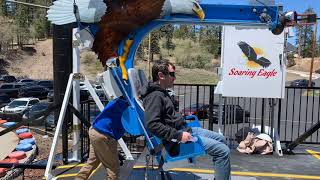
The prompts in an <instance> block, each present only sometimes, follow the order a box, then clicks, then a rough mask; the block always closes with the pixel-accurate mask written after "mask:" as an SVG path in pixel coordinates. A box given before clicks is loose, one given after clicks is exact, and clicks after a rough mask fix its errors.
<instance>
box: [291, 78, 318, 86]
mask: <svg viewBox="0 0 320 180" xmlns="http://www.w3.org/2000/svg"><path fill="white" fill-rule="evenodd" d="M290 86H293V87H308V86H309V80H306V79H297V80H294V81H292V82H291V83H290ZM314 86H315V82H313V81H312V82H311V87H314Z"/></svg>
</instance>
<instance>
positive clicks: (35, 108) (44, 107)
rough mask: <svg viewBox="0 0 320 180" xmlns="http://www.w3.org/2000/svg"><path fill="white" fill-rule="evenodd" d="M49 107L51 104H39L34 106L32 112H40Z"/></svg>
mask: <svg viewBox="0 0 320 180" xmlns="http://www.w3.org/2000/svg"><path fill="white" fill-rule="evenodd" d="M48 106H49V104H46V103H38V104H36V105H34V106H32V108H31V111H40V110H43V109H46V108H48Z"/></svg>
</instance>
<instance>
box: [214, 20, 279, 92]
mask: <svg viewBox="0 0 320 180" xmlns="http://www.w3.org/2000/svg"><path fill="white" fill-rule="evenodd" d="M283 52H284V34H281V35H278V36H276V35H273V34H272V33H271V31H270V30H268V29H264V28H250V29H249V28H247V27H234V26H227V27H224V29H223V40H222V63H221V65H222V74H221V75H222V78H221V79H222V81H221V82H220V83H219V86H220V87H218V89H219V91H220V92H221V94H222V96H227V97H256V98H283V97H284V89H285V60H284V53H283Z"/></svg>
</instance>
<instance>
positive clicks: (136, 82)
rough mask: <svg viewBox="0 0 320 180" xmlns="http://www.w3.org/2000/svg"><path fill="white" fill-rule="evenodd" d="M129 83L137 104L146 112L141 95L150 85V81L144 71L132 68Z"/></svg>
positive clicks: (129, 72) (129, 71)
mask: <svg viewBox="0 0 320 180" xmlns="http://www.w3.org/2000/svg"><path fill="white" fill-rule="evenodd" d="M128 75H129V82H130V85H131V91H132V96H133V97H134V98H135V100H136V102H137V103H138V105H139V106H140V108H141V109H143V110H144V108H143V104H142V99H141V95H142V93H143V92H144V91H145V89H146V88H147V85H148V81H147V78H146V75H145V73H144V71H142V70H140V69H139V70H138V69H134V68H130V69H129V70H128Z"/></svg>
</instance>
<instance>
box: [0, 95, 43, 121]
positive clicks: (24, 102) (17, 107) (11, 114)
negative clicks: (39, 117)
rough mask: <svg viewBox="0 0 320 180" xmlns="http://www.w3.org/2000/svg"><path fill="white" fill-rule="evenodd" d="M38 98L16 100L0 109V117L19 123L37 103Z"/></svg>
mask: <svg viewBox="0 0 320 180" xmlns="http://www.w3.org/2000/svg"><path fill="white" fill-rule="evenodd" d="M39 102H40V100H39V99H38V98H18V99H15V100H13V101H11V102H10V103H9V104H8V105H6V106H4V107H2V108H1V109H0V115H1V116H2V117H5V118H6V119H9V120H13V121H19V120H21V117H22V115H23V114H24V113H26V112H27V111H28V110H29V109H30V108H31V107H32V106H33V105H35V104H37V103H39Z"/></svg>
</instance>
